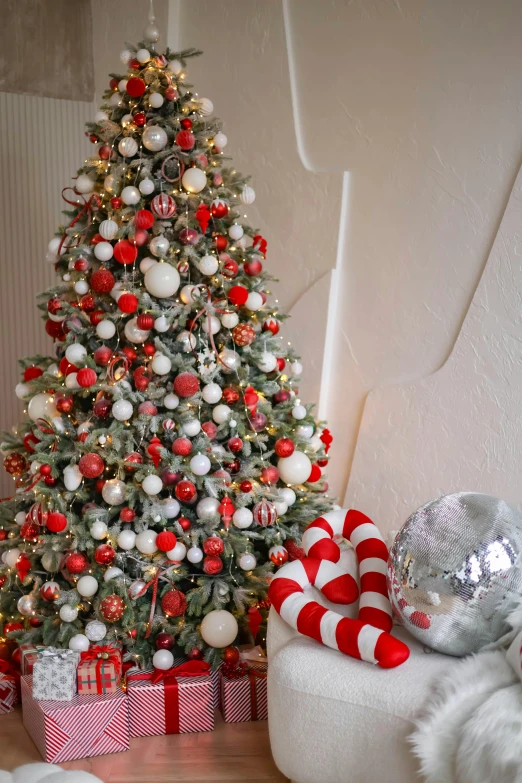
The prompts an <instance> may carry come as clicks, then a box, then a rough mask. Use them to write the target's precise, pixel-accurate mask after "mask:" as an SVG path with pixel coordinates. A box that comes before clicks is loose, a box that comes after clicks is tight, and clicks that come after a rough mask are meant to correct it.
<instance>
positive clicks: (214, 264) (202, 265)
mask: <svg viewBox="0 0 522 783" xmlns="http://www.w3.org/2000/svg"><path fill="white" fill-rule="evenodd" d="M218 268H219V261H218V260H217V258H216V256H203V258H202V259H201V260H200V262H199V271H200V272H201V274H202V275H213V274H215V273H216V272H217V270H218Z"/></svg>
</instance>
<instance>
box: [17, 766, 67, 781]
mask: <svg viewBox="0 0 522 783" xmlns="http://www.w3.org/2000/svg"><path fill="white" fill-rule="evenodd" d="M55 772H63V770H62V768H61V767H57V766H56V764H42V763H37V764H24V765H23V767H17V768H16V769H15V770H13V776H12V782H13V783H41V781H42V779H43V778H45V777H46V776H48V775H52V774H53V773H55Z"/></svg>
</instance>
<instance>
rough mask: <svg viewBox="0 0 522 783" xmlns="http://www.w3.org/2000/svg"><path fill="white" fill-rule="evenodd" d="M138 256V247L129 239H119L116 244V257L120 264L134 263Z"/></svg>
mask: <svg viewBox="0 0 522 783" xmlns="http://www.w3.org/2000/svg"><path fill="white" fill-rule="evenodd" d="M137 257H138V248H137V247H136V245H135V244H133V243H132V242H129V240H128V239H119V240H118V242H116V244H115V245H114V258H115V259H116V261H117V262H118V263H119V264H123V265H127V264H133V263H134V261H136V259H137Z"/></svg>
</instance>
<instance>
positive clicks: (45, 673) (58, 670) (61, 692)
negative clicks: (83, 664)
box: [33, 647, 80, 701]
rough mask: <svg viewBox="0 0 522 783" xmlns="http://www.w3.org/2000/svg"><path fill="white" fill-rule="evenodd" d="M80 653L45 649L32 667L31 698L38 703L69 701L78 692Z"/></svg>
mask: <svg viewBox="0 0 522 783" xmlns="http://www.w3.org/2000/svg"><path fill="white" fill-rule="evenodd" d="M79 662H80V653H79V652H76V651H75V650H61V649H58V648H57V647H47V648H46V649H45V650H42V652H40V653H38V659H37V660H36V661H35V663H34V667H33V697H34V698H35V699H38V700H39V701H44V700H49V701H71V699H72V698H73V696H74V695H75V694H76V693H77V691H78V684H77V675H76V670H77V668H78V664H79Z"/></svg>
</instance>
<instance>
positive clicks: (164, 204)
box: [150, 193, 176, 220]
mask: <svg viewBox="0 0 522 783" xmlns="http://www.w3.org/2000/svg"><path fill="white" fill-rule="evenodd" d="M150 208H151V210H152V212H153V213H154V214H155V215H156V217H158V218H159V219H160V220H168V219H169V218H171V217H172V216H173V215H175V214H176V202H175V201H174V199H173V198H172V196H169V195H167V193H158V195H157V196H154V198H153V199H152V201H151V202H150Z"/></svg>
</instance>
